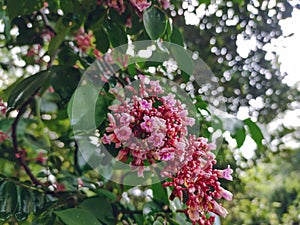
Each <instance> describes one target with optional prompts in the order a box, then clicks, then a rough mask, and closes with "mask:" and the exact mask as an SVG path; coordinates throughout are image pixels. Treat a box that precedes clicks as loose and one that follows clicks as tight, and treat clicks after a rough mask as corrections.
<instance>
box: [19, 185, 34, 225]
mask: <svg viewBox="0 0 300 225" xmlns="http://www.w3.org/2000/svg"><path fill="white" fill-rule="evenodd" d="M31 197H32V196H31V194H30V192H29V190H28V189H27V188H23V187H22V186H17V206H16V211H15V214H14V216H15V218H16V220H17V221H25V220H26V219H27V218H28V215H29V213H30V212H31V210H32V209H33V205H32V203H33V202H32V200H33V199H32V198H31Z"/></svg>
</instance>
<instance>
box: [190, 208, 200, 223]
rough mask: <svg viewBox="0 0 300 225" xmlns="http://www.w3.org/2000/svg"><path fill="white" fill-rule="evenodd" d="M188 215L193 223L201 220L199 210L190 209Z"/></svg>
mask: <svg viewBox="0 0 300 225" xmlns="http://www.w3.org/2000/svg"><path fill="white" fill-rule="evenodd" d="M187 213H188V215H189V217H190V219H191V220H192V221H198V220H200V214H199V210H198V209H197V208H194V207H191V208H189V209H188V211H187Z"/></svg>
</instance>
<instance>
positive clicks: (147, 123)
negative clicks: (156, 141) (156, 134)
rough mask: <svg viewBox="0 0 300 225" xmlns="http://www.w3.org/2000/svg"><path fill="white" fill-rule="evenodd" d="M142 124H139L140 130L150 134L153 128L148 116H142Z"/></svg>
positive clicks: (152, 122) (151, 120) (152, 121)
mask: <svg viewBox="0 0 300 225" xmlns="http://www.w3.org/2000/svg"><path fill="white" fill-rule="evenodd" d="M143 119H144V122H142V123H141V128H142V129H144V130H145V131H146V132H152V131H153V128H154V120H153V119H152V118H150V117H149V116H144V118H143Z"/></svg>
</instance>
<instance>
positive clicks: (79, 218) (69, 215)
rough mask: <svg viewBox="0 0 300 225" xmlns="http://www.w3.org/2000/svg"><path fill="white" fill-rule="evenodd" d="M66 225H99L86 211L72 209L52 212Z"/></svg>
mask: <svg viewBox="0 0 300 225" xmlns="http://www.w3.org/2000/svg"><path fill="white" fill-rule="evenodd" d="M54 213H55V214H56V215H57V216H58V217H59V218H60V220H61V221H62V222H63V223H65V224H66V225H82V224H89V225H101V223H100V222H99V221H98V219H97V218H96V217H95V216H94V215H93V214H92V213H91V212H89V211H88V210H85V209H79V208H73V209H66V210H62V211H56V212H54Z"/></svg>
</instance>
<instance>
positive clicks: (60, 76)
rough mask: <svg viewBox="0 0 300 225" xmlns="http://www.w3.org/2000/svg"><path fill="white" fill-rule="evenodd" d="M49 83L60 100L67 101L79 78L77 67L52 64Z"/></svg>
mask: <svg viewBox="0 0 300 225" xmlns="http://www.w3.org/2000/svg"><path fill="white" fill-rule="evenodd" d="M50 71H51V75H50V76H51V78H50V81H51V84H52V87H53V89H54V90H55V91H56V92H57V94H59V96H60V97H61V99H62V100H64V101H68V100H69V99H70V98H71V96H72V95H73V93H74V91H75V90H76V88H77V86H78V83H79V81H80V78H81V74H80V72H79V70H78V69H75V68H73V67H63V66H52V67H51V68H50Z"/></svg>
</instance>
